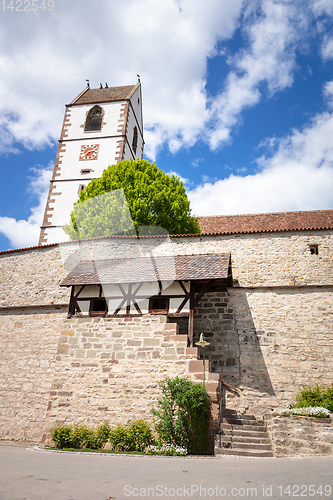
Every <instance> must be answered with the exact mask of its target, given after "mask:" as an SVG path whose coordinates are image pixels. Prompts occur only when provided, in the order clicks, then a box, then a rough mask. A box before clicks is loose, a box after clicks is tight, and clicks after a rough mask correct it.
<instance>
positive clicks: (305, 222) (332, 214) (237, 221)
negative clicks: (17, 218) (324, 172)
mask: <svg viewBox="0 0 333 500" xmlns="http://www.w3.org/2000/svg"><path fill="white" fill-rule="evenodd" d="M198 219H199V224H200V227H201V229H202V233H201V234H202V235H206V236H208V235H210V234H211V235H218V234H247V233H249V234H250V233H274V232H279V231H311V230H315V229H317V230H318V229H333V210H312V211H307V212H276V213H272V214H248V215H208V216H205V217H198ZM198 236H199V235H197V234H171V235H170V237H171V238H183V237H185V238H191V237H198ZM108 238H124V239H125V238H129V239H131V238H136V236H125V237H120V236H109V237H108ZM62 243H64V244H69V245H70V244H71V242H62ZM57 245H58V243H49V244H47V245H40V246H37V245H36V246H33V247H26V248H15V249H12V250H3V251H1V252H0V255H1V254H6V253H12V252H20V251H24V250H34V249H36V248H48V247H53V246H57Z"/></svg>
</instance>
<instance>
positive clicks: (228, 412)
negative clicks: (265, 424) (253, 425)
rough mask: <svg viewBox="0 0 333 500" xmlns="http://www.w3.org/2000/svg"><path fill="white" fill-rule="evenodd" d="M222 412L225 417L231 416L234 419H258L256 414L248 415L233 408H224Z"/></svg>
mask: <svg viewBox="0 0 333 500" xmlns="http://www.w3.org/2000/svg"><path fill="white" fill-rule="evenodd" d="M222 413H223V417H224V418H230V419H233V420H257V419H256V417H255V416H254V415H246V414H245V413H241V414H238V413H237V412H236V411H233V410H226V409H223V410H222Z"/></svg>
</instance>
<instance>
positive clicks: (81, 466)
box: [0, 445, 333, 500]
mask: <svg viewBox="0 0 333 500" xmlns="http://www.w3.org/2000/svg"><path fill="white" fill-rule="evenodd" d="M300 497H301V498H312V499H315V500H317V499H320V500H324V499H329V500H333V456H331V457H304V458H224V457H221V458H217V457H197V458H195V457H170V458H169V457H149V456H142V457H141V456H139V457H133V456H124V455H118V456H115V455H108V454H86V453H80V454H79V453H78V454H76V453H61V452H48V451H42V450H37V449H34V448H33V447H23V446H8V445H1V446H0V500H106V499H115V500H124V499H135V498H148V499H151V498H155V499H156V498H161V499H172V500H178V499H181V500H183V499H209V498H213V499H220V498H229V499H237V500H238V499H242V498H246V499H248V498H252V499H292V498H300Z"/></svg>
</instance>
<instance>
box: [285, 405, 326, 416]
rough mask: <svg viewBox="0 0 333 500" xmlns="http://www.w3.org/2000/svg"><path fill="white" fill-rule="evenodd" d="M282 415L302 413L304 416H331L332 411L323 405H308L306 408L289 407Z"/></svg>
mask: <svg viewBox="0 0 333 500" xmlns="http://www.w3.org/2000/svg"><path fill="white" fill-rule="evenodd" d="M281 414H282V415H301V416H304V417H318V418H329V417H330V416H331V412H330V411H329V410H327V409H326V408H323V407H322V406H307V407H305V408H289V410H283V411H282V412H281Z"/></svg>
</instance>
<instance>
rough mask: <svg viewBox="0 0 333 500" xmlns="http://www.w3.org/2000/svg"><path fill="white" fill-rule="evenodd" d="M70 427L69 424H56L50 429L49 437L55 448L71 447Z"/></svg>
mask: <svg viewBox="0 0 333 500" xmlns="http://www.w3.org/2000/svg"><path fill="white" fill-rule="evenodd" d="M71 434H72V427H71V426H70V425H58V426H57V427H55V428H54V429H52V430H51V437H52V439H53V441H54V442H55V445H56V447H57V448H71V447H72V436H71Z"/></svg>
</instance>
